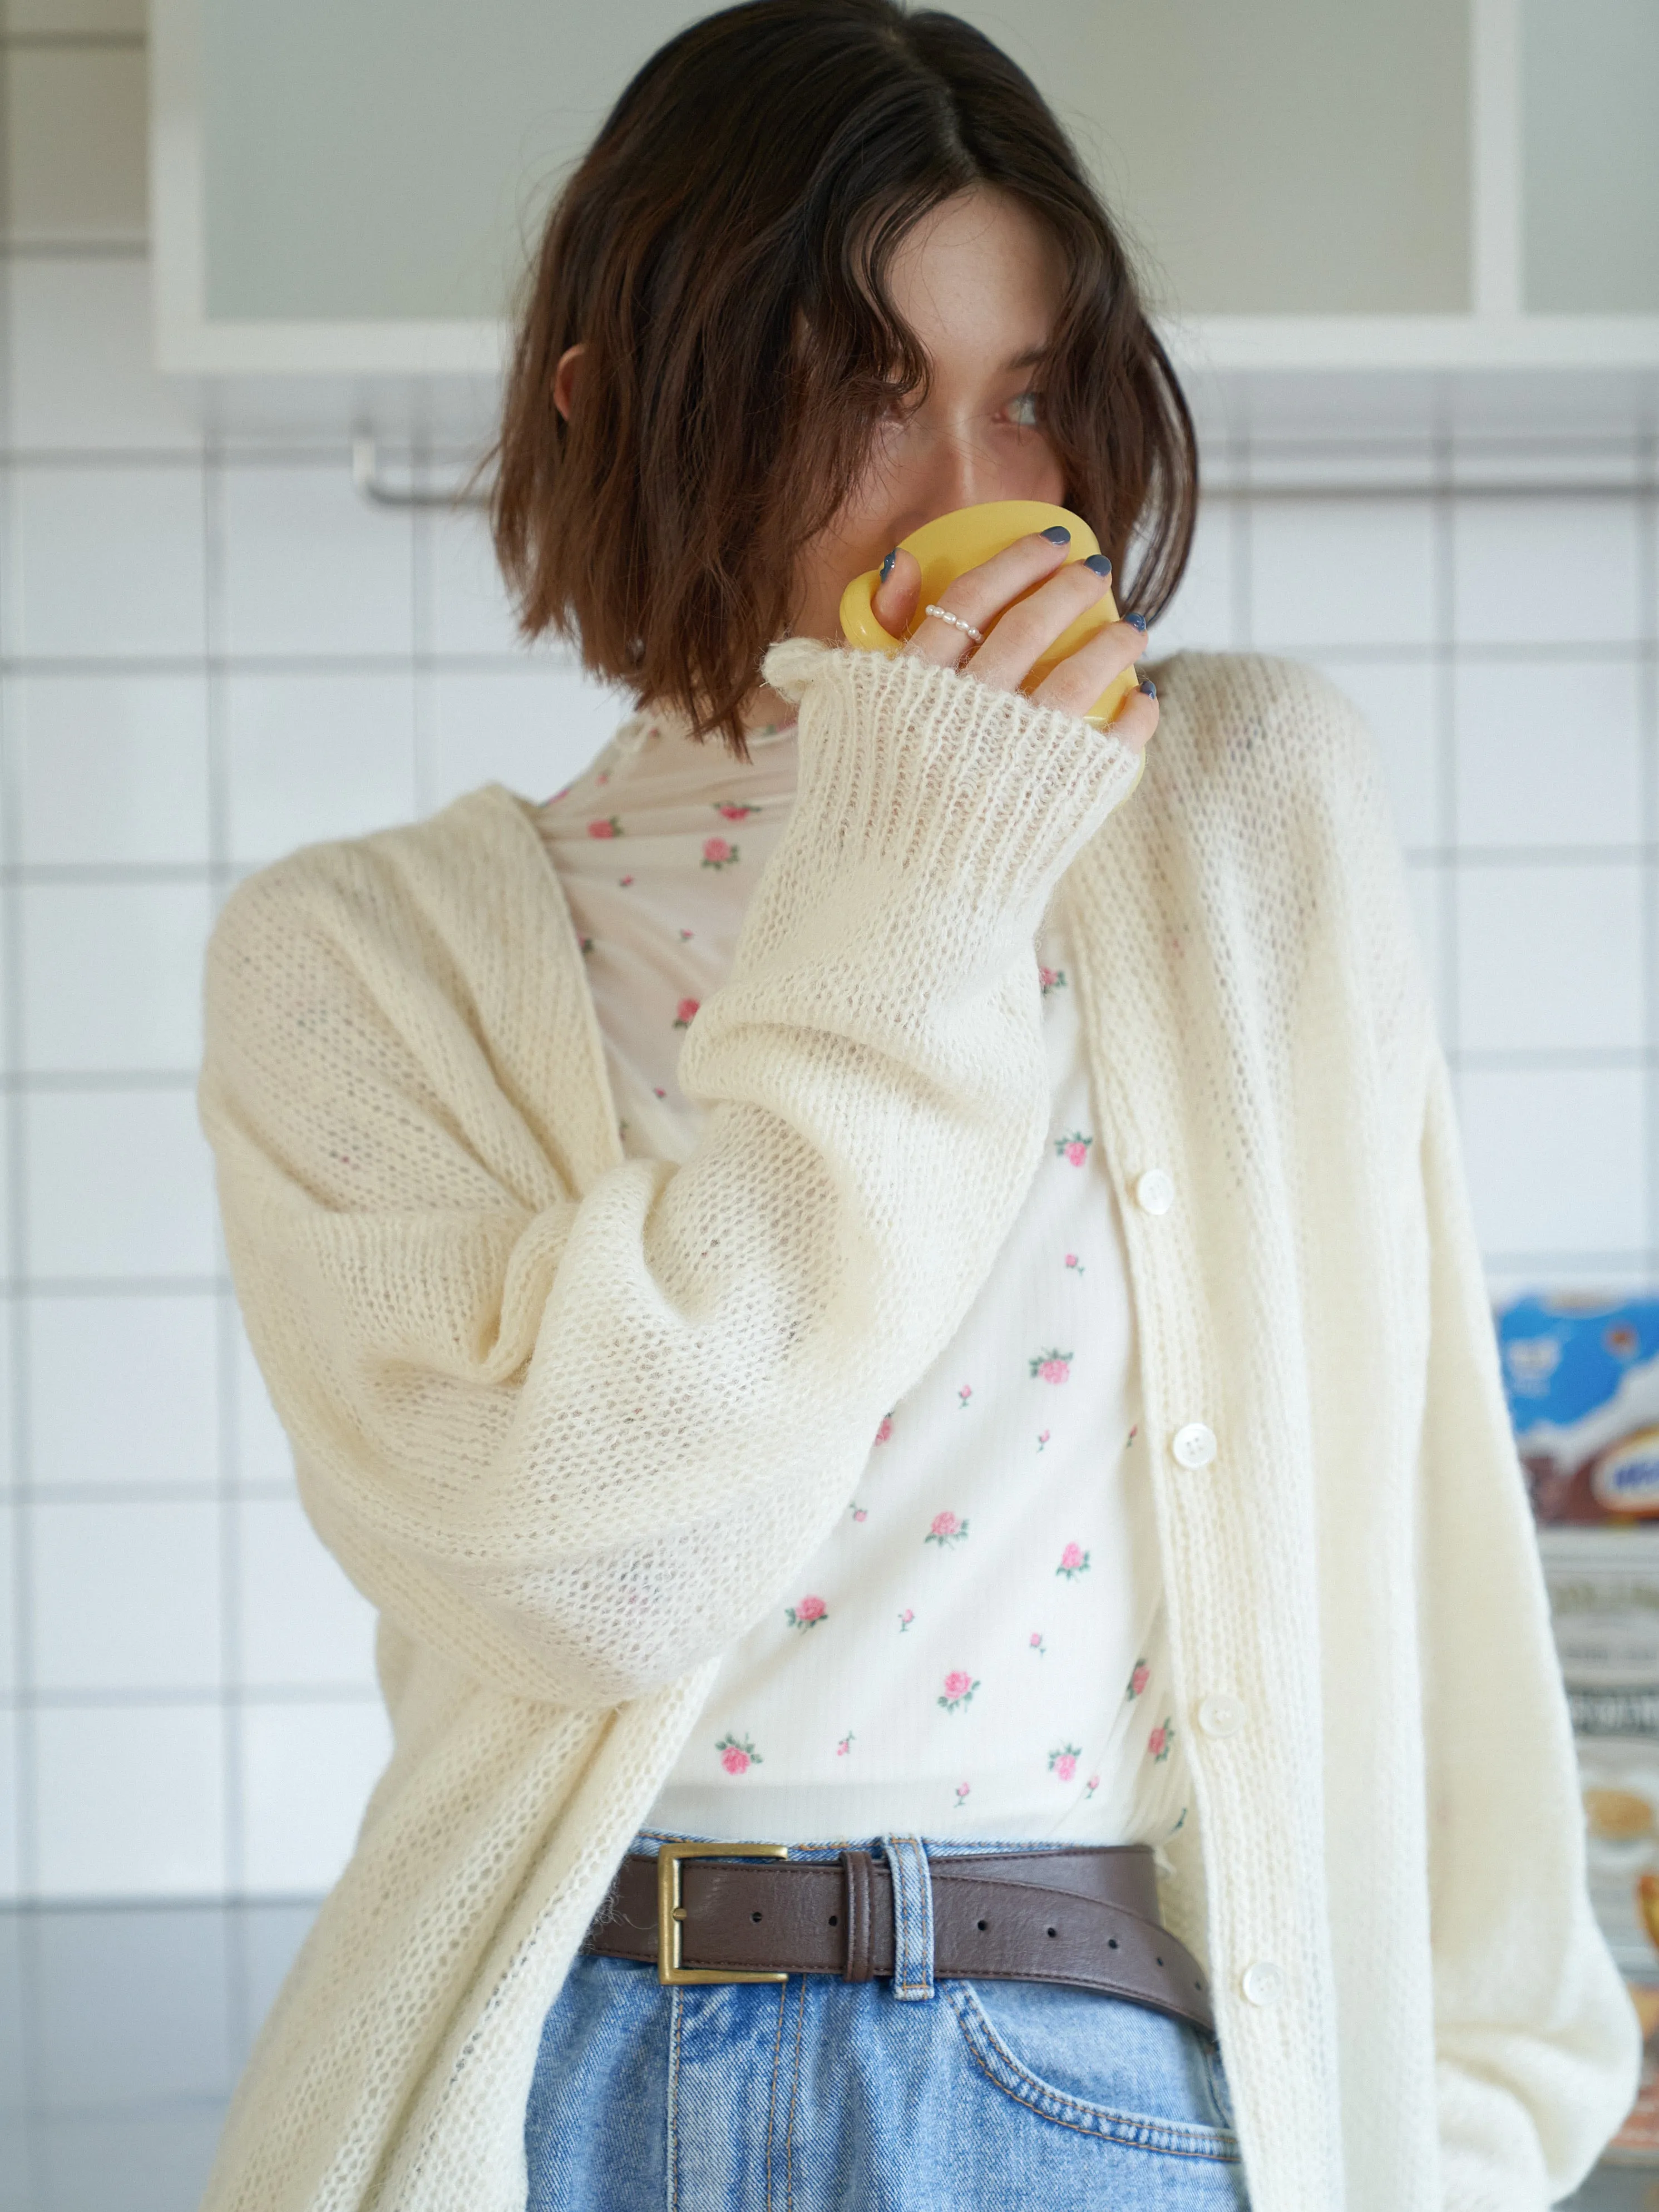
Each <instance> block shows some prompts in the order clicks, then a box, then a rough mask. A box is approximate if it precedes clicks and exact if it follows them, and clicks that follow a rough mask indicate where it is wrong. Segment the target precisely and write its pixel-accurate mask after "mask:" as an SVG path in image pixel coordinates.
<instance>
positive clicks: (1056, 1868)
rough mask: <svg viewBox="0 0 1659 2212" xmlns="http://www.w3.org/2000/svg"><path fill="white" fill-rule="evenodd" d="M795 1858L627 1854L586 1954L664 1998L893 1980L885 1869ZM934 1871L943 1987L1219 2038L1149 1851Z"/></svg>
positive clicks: (720, 1848)
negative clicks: (1020, 1994)
mask: <svg viewBox="0 0 1659 2212" xmlns="http://www.w3.org/2000/svg"><path fill="white" fill-rule="evenodd" d="M784 1850H785V1846H783V1845H782V1844H727V1843H717V1844H683V1843H668V1844H663V1846H662V1847H661V1855H660V1856H659V1857H651V1856H650V1855H649V1854H647V1853H642V1852H630V1853H629V1856H628V1857H626V1858H624V1859H623V1862H622V1864H621V1865H620V1866H619V1867H618V1868H617V1873H616V1876H615V1879H614V1880H613V1881H612V1882H611V1887H610V1890H609V1891H608V1893H606V1896H605V1902H604V1903H603V1904H602V1905H600V1907H599V1911H598V1912H596V1913H595V1914H594V1916H593V1920H592V1924H591V1925H590V1927H589V1929H588V1931H587V1934H586V1937H585V1938H584V1939H583V1942H582V1946H581V1948H582V1949H583V1950H584V1951H591V1952H596V1953H598V1954H600V1955H601V1956H603V1957H605V1958H611V1959H637V1960H641V1961H642V1962H644V1963H646V1964H652V1965H655V1966H656V1968H657V1972H658V1977H659V1979H660V1980H662V1981H665V1982H679V1981H698V1982H730V1981H743V1980H746V1979H758V1980H766V1981H774V1980H775V1981H781V1980H783V1979H784V1978H785V1977H786V1976H787V1975H789V1974H839V1975H840V1976H841V1977H842V1979H843V1980H845V1981H849V1982H864V1981H868V1980H869V1979H870V1978H872V1976H874V1975H878V1974H890V1973H891V1972H892V1971H893V1960H894V1930H893V1887H892V1881H891V1877H890V1875H889V1873H888V1869H887V1868H886V1866H885V1864H884V1863H881V1862H878V1861H876V1860H872V1857H871V1856H870V1854H869V1852H868V1851H864V1850H844V1851H842V1853H841V1855H840V1857H839V1858H838V1859H829V1860H824V1859H818V1860H814V1859H790V1858H787V1857H784V1856H783V1853H784ZM757 1853H765V1854H766V1856H764V1857H759V1856H750V1855H751V1854H757ZM928 1869H929V1872H930V1873H931V1875H932V1878H933V1972H934V1973H935V1975H936V1976H939V1978H944V1979H951V1978H969V1979H988V1980H1002V1981H1022V1982H1060V1983H1064V1984H1066V1985H1067V1986H1068V1987H1069V1988H1072V1989H1081V1990H1101V1991H1103V1992H1104V1993H1105V1994H1106V1995H1107V1996H1120V1997H1128V1998H1130V1999H1132V2000H1133V2002H1136V2003H1137V2004H1146V2005H1152V2006H1153V2007H1155V2008H1157V2009H1158V2011H1159V2012H1167V2013H1173V2014H1175V2015H1176V2016H1177V2017H1178V2018H1179V2019H1182V2020H1186V2021H1191V2022H1192V2023H1193V2024H1194V2027H1201V2028H1203V2029H1205V2030H1206V2032H1207V2033H1210V2034H1213V2033H1215V2022H1214V2016H1213V2015H1212V2011H1211V2008H1210V1994H1209V1982H1208V1977H1207V1976H1206V1973H1205V1972H1204V1970H1203V1968H1202V1967H1201V1966H1200V1965H1199V1963H1198V1961H1197V1960H1195V1959H1194V1957H1193V1955H1192V1954H1191V1952H1190V1951H1188V1949H1187V1948H1186V1947H1185V1946H1184V1945H1183V1944H1181V1943H1178V1942H1176V1939H1175V1937H1174V1936H1171V1935H1170V1932H1169V1930H1168V1929H1165V1928H1163V1927H1160V1926H1159V1924H1158V1886H1157V1881H1156V1879H1155V1877H1154V1874H1153V1870H1152V1847H1151V1845H1150V1844H1113V1845H1104V1844H1088V1845H1077V1846H1072V1847H1068V1848H1067V1849H1066V1850H1058V1851H1046V1850H1045V1851H1018V1852H992V1853H984V1854H976V1855H975V1856H973V1857H960V1858H957V1857H939V1858H933V1859H930V1860H929V1861H928ZM659 1937H665V1938H666V1941H665V1942H659Z"/></svg>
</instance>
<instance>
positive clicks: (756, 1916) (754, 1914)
mask: <svg viewBox="0 0 1659 2212" xmlns="http://www.w3.org/2000/svg"><path fill="white" fill-rule="evenodd" d="M749 1917H750V1919H751V1920H758V1919H759V1918H760V1915H759V1913H758V1912H751V1913H750V1916H749ZM1163 1964H1164V1961H1163V1960H1162V1959H1160V1960H1158V1965H1159V1966H1162V1965H1163Z"/></svg>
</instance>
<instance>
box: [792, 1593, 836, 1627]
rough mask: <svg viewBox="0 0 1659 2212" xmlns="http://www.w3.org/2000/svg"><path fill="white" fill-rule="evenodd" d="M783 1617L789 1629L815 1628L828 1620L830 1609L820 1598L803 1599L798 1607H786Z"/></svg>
mask: <svg viewBox="0 0 1659 2212" xmlns="http://www.w3.org/2000/svg"><path fill="white" fill-rule="evenodd" d="M783 1617H784V1619H785V1620H787V1622H788V1624H789V1626H791V1628H816V1627H817V1625H818V1623H819V1621H821V1620H828V1619H829V1607H828V1606H827V1605H825V1603H824V1601H823V1599H822V1598H821V1597H804V1598H803V1599H802V1600H801V1601H800V1603H799V1605H791V1606H786V1607H784V1613H783Z"/></svg>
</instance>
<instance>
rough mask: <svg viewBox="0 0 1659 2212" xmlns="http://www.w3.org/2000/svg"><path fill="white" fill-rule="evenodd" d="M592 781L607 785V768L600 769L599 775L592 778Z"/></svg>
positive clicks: (608, 773)
mask: <svg viewBox="0 0 1659 2212" xmlns="http://www.w3.org/2000/svg"><path fill="white" fill-rule="evenodd" d="M593 781H594V782H595V783H609V782H610V781H611V771H610V769H608V768H602V769H600V770H599V774H598V775H596V776H595V777H594V779H593Z"/></svg>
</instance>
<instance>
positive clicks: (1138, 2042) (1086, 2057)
mask: <svg viewBox="0 0 1659 2212" xmlns="http://www.w3.org/2000/svg"><path fill="white" fill-rule="evenodd" d="M939 1987H940V1990H941V1993H942V1994H945V1995H948V1996H949V1998H950V2001H951V2005H952V2007H953V2008H954V2009H955V2012H956V2015H957V2023H958V2025H959V2027H960V2028H961V2030H962V2034H963V2041H964V2042H965V2043H966V2045H967V2046H968V2051H969V2057H971V2058H972V2060H973V2062H974V2064H975V2067H976V2068H977V2069H978V2070H979V2072H980V2073H981V2075H983V2076H984V2078H985V2079H986V2080H987V2081H989V2082H990V2083H991V2084H992V2085H993V2086H994V2087H996V2088H997V2089H999V2090H1000V2091H1001V2093H1003V2094H1004V2095H1005V2096H1006V2097H1009V2098H1012V2100H1014V2101H1015V2103H1017V2104H1018V2105H1021V2106H1024V2108H1025V2109H1026V2110H1027V2111H1028V2112H1032V2113H1034V2114H1036V2116H1037V2117H1038V2118H1042V2119H1045V2120H1048V2121H1050V2122H1052V2123H1054V2124H1055V2125H1057V2126H1061V2127H1068V2128H1072V2129H1077V2130H1082V2131H1083V2132H1084V2133H1085V2134H1089V2135H1097V2136H1107V2137H1109V2138H1110V2139H1111V2140H1112V2141H1114V2142H1121V2143H1127V2144H1133V2145H1136V2146H1138V2147H1139V2148H1143V2149H1146V2150H1158V2151H1165V2152H1169V2153H1171V2154H1176V2155H1177V2156H1181V2157H1185V2158H1189V2159H1214V2160H1224V2161H1227V2162H1231V2163H1236V2162H1237V2160H1238V2157H1239V2150H1238V2138H1237V2136H1236V2135H1235V2134H1234V2132H1233V2130H1232V2126H1231V2120H1232V2109H1231V2099H1230V2098H1229V2097H1228V2095H1227V2092H1226V2081H1225V2075H1224V2074H1223V2072H1222V2070H1221V2066H1220V2059H1219V2054H1218V2052H1217V2051H1215V2048H1214V2045H1212V2043H1211V2041H1210V2039H1209V2038H1208V2037H1207V2036H1206V2035H1205V2034H1204V2033H1202V2031H1201V2030H1200V2029H1198V2028H1196V2027H1191V2026H1189V2025H1188V2022H1186V2021H1181V2020H1176V2019H1175V2018H1173V2017H1172V2016H1171V2015H1169V2014H1167V2013H1160V2012H1155V2011H1154V2010H1153V2009H1152V2008H1151V2007H1150V2006H1148V2005H1141V2004H1136V2003H1134V2002H1133V2001H1132V2000H1131V1999H1129V1998H1127V1997H1115V1996H1106V1995H1104V1994H1103V1993H1101V1992H1097V1991H1094V1990H1073V1989H1066V1988H1064V1987H1061V1986H1056V1985H1054V1984H1048V1983H1042V1982H1021V1981H977V1982H975V1981H957V1980H951V1981H947V1982H942V1983H941V1984H940V1985H939Z"/></svg>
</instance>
